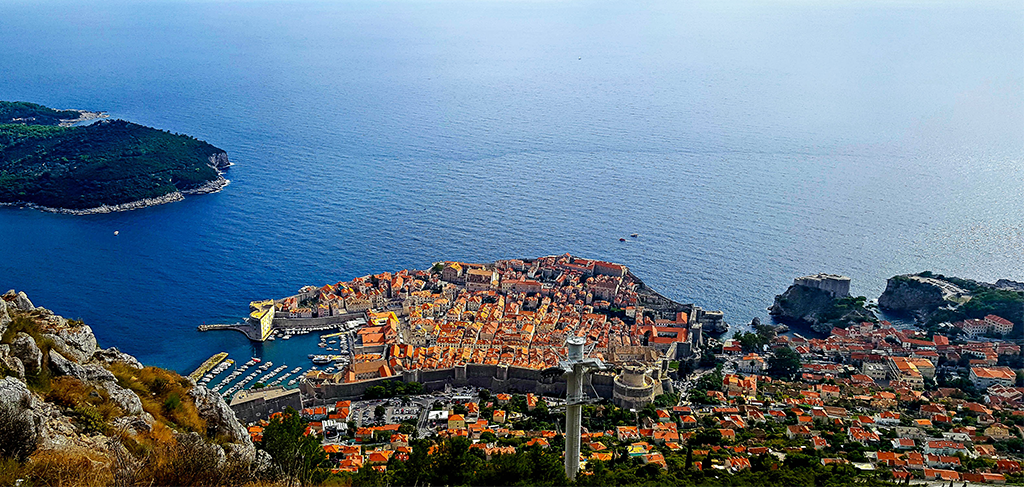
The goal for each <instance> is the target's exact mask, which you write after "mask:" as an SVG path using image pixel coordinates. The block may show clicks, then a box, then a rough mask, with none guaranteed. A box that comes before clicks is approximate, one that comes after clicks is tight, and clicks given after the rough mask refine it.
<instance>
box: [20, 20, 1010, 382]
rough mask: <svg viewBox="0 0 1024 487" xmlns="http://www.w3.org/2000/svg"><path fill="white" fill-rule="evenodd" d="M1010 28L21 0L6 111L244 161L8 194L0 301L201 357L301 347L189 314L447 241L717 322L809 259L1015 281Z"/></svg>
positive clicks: (105, 341) (424, 254) (168, 353)
mask: <svg viewBox="0 0 1024 487" xmlns="http://www.w3.org/2000/svg"><path fill="white" fill-rule="evenodd" d="M1022 47H1024V4H1022V3H1021V2H1019V1H1009V2H918V1H870V0H869V1H864V2H861V1H838V2H805V1H798V0H780V1H771V0H769V1H756V2H746V1H736V2H731V1H730V2H720V1H677V0H670V1H660V0H654V1H645V2H614V1H607V2H604V1H595V2H588V1H554V0H531V1H500V0H484V1H440V0H439V1H434V0H408V1H392V0H383V1H368V0H367V1H356V0H352V1H334V2H319V1H318V2H312V1H283V2H281V1H213V0H193V1H174V2H171V1H162V0H156V1H134V2H126V1H123V0H113V1H106V0H105V1H99V0H84V1H74V2H71V1H67V2H51V1H41V2H39V1H35V0H6V1H3V2H0V99H4V100H23V101H31V102H36V103H42V104H45V105H48V106H52V107H58V108H81V109H89V110H104V111H107V112H109V113H110V115H111V116H112V117H117V118H124V119H126V120H130V121H132V122H136V123H140V124H145V125H150V126H154V127H158V128H161V129H166V130H169V131H172V132H178V133H184V134H189V135H193V136H195V137H197V138H200V139H203V140H206V141H208V142H210V143H212V144H214V145H216V146H218V147H221V148H223V149H225V150H226V151H227V152H228V153H229V156H230V159H231V161H232V162H233V163H234V164H235V166H234V167H232V168H231V169H230V171H229V173H228V174H227V177H228V178H229V179H230V180H231V184H230V185H229V186H228V187H227V188H226V189H225V190H224V191H222V192H220V193H217V194H213V195H206V196H195V197H188V198H187V199H186V200H185V201H183V202H179V203H173V204H168V205H163V206H159V207H153V208H148V209H143V210H138V211H130V212H124V213H116V214H107V215H93V216H84V217H76V216H65V215H55V214H49V213H41V212H38V211H34V210H29V209H18V208H0V287H3V289H2V290H0V292H2V291H3V290H6V289H8V288H16V289H18V290H24V291H26V292H27V293H28V294H29V296H30V297H31V298H32V299H33V300H34V301H35V303H36V304H37V305H41V306H45V307H47V308H50V309H53V310H54V311H55V312H57V313H59V314H62V315H65V316H67V317H69V318H81V319H83V320H84V321H85V322H86V323H88V324H90V325H92V327H93V329H94V330H95V332H96V334H97V336H98V337H99V340H100V342H101V345H103V346H117V347H118V348H120V349H122V350H125V351H127V352H129V353H132V354H134V355H136V356H138V357H139V358H140V359H141V360H142V361H144V362H146V363H149V364H153V365H159V366H164V367H169V368H172V369H176V370H179V371H182V372H189V371H191V370H192V368H194V367H195V366H197V365H198V364H199V363H200V362H201V361H203V360H204V359H206V358H207V357H209V356H210V355H212V354H214V353H216V352H219V351H228V352H230V353H231V354H232V356H233V357H235V358H236V359H237V358H243V359H247V358H248V356H250V355H253V354H259V355H262V356H263V357H264V358H265V359H269V360H272V361H274V362H275V363H278V364H280V363H287V364H288V365H289V366H290V367H294V366H299V365H302V366H308V365H310V364H309V363H308V361H306V359H305V355H306V354H307V353H313V352H316V351H319V349H318V348H316V347H315V346H314V344H315V338H314V337H313V336H306V337H302V338H296V339H293V340H290V341H287V342H283V341H280V340H279V341H277V342H272V343H266V344H263V345H262V346H258V347H254V346H253V345H251V344H250V343H249V342H248V341H247V340H246V339H245V338H244V336H243V335H241V334H239V333H235V332H211V333H200V332H198V331H196V326H197V325H200V324H203V323H221V322H234V321H237V320H238V319H240V318H242V317H243V316H244V314H245V313H246V311H247V304H248V302H249V301H250V300H253V299H261V298H268V297H281V296H285V295H290V294H293V293H294V292H295V291H296V290H297V289H298V288H299V287H301V286H303V285H306V284H324V283H333V282H337V281H339V280H348V279H351V278H353V277H356V276H361V275H365V274H368V273H373V272H381V271H388V270H390V271H395V270H400V269H403V268H425V267H427V266H429V265H430V264H431V263H432V262H435V261H438V260H442V259H453V260H464V261H474V262H486V261H493V260H495V259H500V258H510V257H535V256H541V255H550V254H560V253H565V252H571V253H573V254H577V255H581V256H585V257H592V258H599V259H606V260H610V261H615V262H621V263H624V264H627V265H628V266H630V268H631V269H632V270H633V271H634V272H635V273H636V274H637V275H638V276H640V277H641V278H642V279H644V280H645V281H646V282H647V283H648V284H650V285H652V286H653V287H655V288H656V289H658V290H660V291H661V292H662V293H663V294H665V295H667V296H669V297H671V298H673V299H676V300H679V301H684V302H694V303H696V304H698V305H700V306H703V307H704V308H707V309H721V310H723V311H725V313H726V319H727V321H729V322H730V323H732V324H733V325H743V324H745V323H747V322H749V321H750V319H751V318H753V317H755V316H759V317H761V318H762V319H764V318H767V313H766V312H765V308H766V307H767V306H768V305H770V304H771V302H772V299H773V297H774V295H775V294H778V293H781V292H782V291H784V290H785V289H786V287H787V286H788V285H789V284H790V283H791V282H792V279H793V278H794V277H796V276H800V275H805V274H808V273H816V272H833V273H842V274H846V275H849V276H851V277H852V278H853V291H854V292H855V293H856V294H862V295H867V296H869V297H877V296H878V295H879V294H880V293H881V292H882V290H883V289H884V287H885V282H886V279H887V278H888V277H890V276H892V275H895V274H900V273H907V272H917V271H922V270H926V269H930V270H933V271H936V272H941V273H947V274H952V275H957V276H963V277H969V278H976V279H982V280H990V281H991V280H995V279H998V278H1010V279H1017V280H1024V258H1022V257H1024V177H1022V175H1024V174H1022V173H1024V55H1022V52H1024V50H1022ZM115 231H116V232H118V235H115ZM631 233H638V234H639V238H637V239H631V238H629V237H628V235H629V234H631ZM620 237H626V240H627V241H626V242H620V241H619V238H620Z"/></svg>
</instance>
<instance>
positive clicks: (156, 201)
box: [0, 156, 231, 216]
mask: <svg viewBox="0 0 1024 487" xmlns="http://www.w3.org/2000/svg"><path fill="white" fill-rule="evenodd" d="M210 157H211V159H212V158H213V156H210ZM229 165H230V164H229ZM224 167H227V166H224ZM218 172H219V168H218ZM228 184H231V180H230V179H226V178H224V176H223V175H219V176H218V177H217V179H214V180H212V181H207V182H206V183H203V184H202V185H200V186H197V187H195V188H192V189H185V190H181V191H174V192H172V193H167V194H165V195H163V196H157V197H156V198H143V199H141V200H136V201H129V202H127V203H121V204H119V205H100V206H97V207H94V208H85V209H81V210H75V209H71V208H53V207H49V206H42V205H37V204H35V203H26V202H13V203H0V206H16V207H19V208H31V209H33V210H39V211H45V212H47V213H58V214H61V215H74V216H83V215H99V214H104V213H116V212H119V211H132V210H140V209H142V208H148V207H150V206H157V205H163V204H167V203H174V202H177V201H181V200H184V199H185V195H190V196H191V195H197V194H212V193H217V192H220V191H221V190H222V189H224V188H225V187H226V186H227V185H228Z"/></svg>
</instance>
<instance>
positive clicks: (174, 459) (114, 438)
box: [0, 290, 271, 485]
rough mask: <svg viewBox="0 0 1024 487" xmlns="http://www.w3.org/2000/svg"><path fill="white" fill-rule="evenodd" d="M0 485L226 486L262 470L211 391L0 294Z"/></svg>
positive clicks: (263, 463) (259, 455) (263, 464)
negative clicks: (19, 481) (102, 345)
mask: <svg viewBox="0 0 1024 487" xmlns="http://www.w3.org/2000/svg"><path fill="white" fill-rule="evenodd" d="M0 377H2V378H0V456H2V461H0V485H12V484H13V483H14V481H15V480H16V479H27V480H28V481H29V483H30V484H32V485H36V484H38V485H111V484H119V485H136V484H140V485H141V484H145V485H237V484H243V483H247V482H252V481H253V479H256V478H259V476H260V475H261V472H264V471H266V470H268V469H269V468H270V467H271V463H270V462H269V460H268V457H267V455H266V453H264V452H262V451H260V450H257V449H256V448H254V446H253V444H252V442H251V441H250V439H249V435H248V433H247V432H246V429H245V428H244V427H243V426H242V425H241V424H240V423H239V422H238V420H237V419H236V418H235V415H234V413H233V412H232V411H231V409H230V408H229V407H228V405H227V404H226V403H225V402H224V400H223V399H222V398H221V397H220V396H219V395H217V394H214V393H212V392H210V391H209V390H207V389H206V388H204V387H198V386H196V384H195V383H194V382H192V381H191V380H189V379H188V378H184V377H181V376H180V375H178V374H177V373H174V372H172V371H168V370H164V369H159V368H156V367H146V366H144V365H143V364H141V363H139V361H138V360H136V359H135V358H134V357H132V356H131V355H128V354H125V353H123V352H120V351H118V350H117V349H116V348H107V349H103V348H100V347H99V346H98V345H97V343H96V337H95V336H94V335H93V332H92V329H90V328H89V326H87V325H85V324H83V323H81V322H77V321H69V320H66V319H64V318H62V317H60V316H57V315H55V314H53V312H51V311H49V310H47V309H44V308H37V307H35V306H34V305H33V304H32V302H31V301H30V300H29V298H28V296H26V295H25V294H24V293H15V292H14V291H13V290H12V291H8V292H7V293H6V294H4V295H3V296H2V299H0Z"/></svg>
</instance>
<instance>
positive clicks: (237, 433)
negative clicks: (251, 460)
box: [188, 386, 253, 449]
mask: <svg viewBox="0 0 1024 487" xmlns="http://www.w3.org/2000/svg"><path fill="white" fill-rule="evenodd" d="M188 393H189V396H191V397H192V398H193V399H194V400H195V403H196V409H197V410H198V411H199V417H200V418H203V419H204V420H206V428H207V430H208V431H210V432H211V433H212V434H213V435H215V436H216V435H224V436H227V437H228V438H230V439H231V441H232V442H233V443H238V444H241V445H242V446H243V448H248V449H251V448H253V446H252V440H251V439H250V437H249V433H248V431H247V430H246V429H245V426H243V425H242V423H240V422H239V421H238V418H237V417H235V413H234V411H232V410H231V407H230V406H228V404H227V403H226V402H224V398H223V397H221V395H220V394H217V393H216V392H213V391H211V390H209V389H207V388H205V387H200V386H195V387H192V389H190V390H189V392H188Z"/></svg>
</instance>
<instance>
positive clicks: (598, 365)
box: [543, 337, 608, 480]
mask: <svg viewBox="0 0 1024 487" xmlns="http://www.w3.org/2000/svg"><path fill="white" fill-rule="evenodd" d="M586 342H587V341H586V339H585V338H583V337H571V338H569V339H568V340H566V341H565V344H566V346H567V347H568V348H569V353H568V354H567V355H566V357H565V360H559V361H558V365H557V366H555V367H550V368H548V369H546V370H544V372H543V374H544V375H547V376H562V377H565V380H566V389H565V476H566V477H568V478H569V480H574V479H575V478H576V473H577V472H579V470H580V424H581V417H580V415H581V414H582V410H583V404H585V403H587V402H590V401H591V400H590V398H588V397H587V395H586V394H584V393H583V379H584V378H585V377H587V376H589V375H590V374H592V373H593V372H594V371H596V370H607V369H608V366H606V365H605V364H604V362H602V361H601V360H600V359H596V358H586V355H587V354H589V353H590V352H591V351H593V349H594V347H593V346H591V347H589V349H588V350H584V349H583V346H584V344H586ZM591 388H593V385H591ZM595 395H596V391H595Z"/></svg>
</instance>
